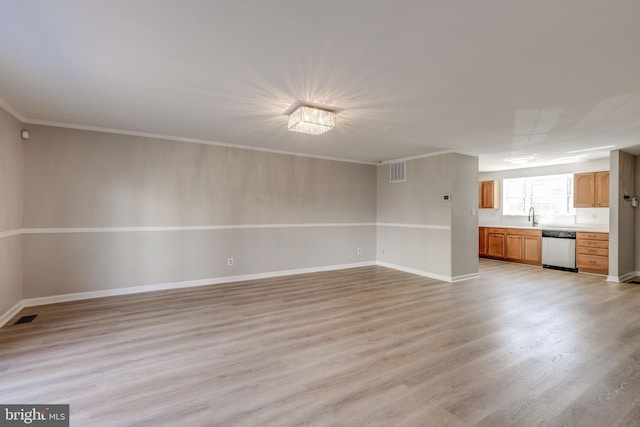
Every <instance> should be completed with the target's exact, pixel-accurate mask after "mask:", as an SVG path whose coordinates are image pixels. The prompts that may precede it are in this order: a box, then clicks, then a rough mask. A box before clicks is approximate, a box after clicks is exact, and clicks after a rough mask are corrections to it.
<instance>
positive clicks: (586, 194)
mask: <svg viewBox="0 0 640 427" xmlns="http://www.w3.org/2000/svg"><path fill="white" fill-rule="evenodd" d="M573 187H574V194H573V207H574V208H606V207H609V172H608V171H602V172H587V173H576V174H574V175H573Z"/></svg>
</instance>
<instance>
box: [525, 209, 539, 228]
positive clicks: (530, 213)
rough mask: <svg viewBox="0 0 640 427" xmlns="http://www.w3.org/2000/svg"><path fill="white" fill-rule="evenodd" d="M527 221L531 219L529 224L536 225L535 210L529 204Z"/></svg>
mask: <svg viewBox="0 0 640 427" xmlns="http://www.w3.org/2000/svg"><path fill="white" fill-rule="evenodd" d="M527 221H531V226H532V227H535V226H536V224H537V223H536V210H535V209H534V208H533V206H531V207H530V208H529V216H528V217H527Z"/></svg>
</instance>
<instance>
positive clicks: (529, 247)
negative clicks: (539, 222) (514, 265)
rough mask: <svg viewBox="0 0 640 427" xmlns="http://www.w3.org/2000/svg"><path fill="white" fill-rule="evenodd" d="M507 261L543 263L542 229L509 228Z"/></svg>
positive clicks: (532, 263) (507, 231) (507, 234)
mask: <svg viewBox="0 0 640 427" xmlns="http://www.w3.org/2000/svg"><path fill="white" fill-rule="evenodd" d="M506 243H507V261H513V262H519V263H523V264H531V265H542V231H541V230H523V229H517V228H507V230H506Z"/></svg>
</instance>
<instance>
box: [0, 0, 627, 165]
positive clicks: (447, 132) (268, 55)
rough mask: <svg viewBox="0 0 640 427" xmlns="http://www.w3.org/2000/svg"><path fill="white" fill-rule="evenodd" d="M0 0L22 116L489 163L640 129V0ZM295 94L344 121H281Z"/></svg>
mask: <svg viewBox="0 0 640 427" xmlns="http://www.w3.org/2000/svg"><path fill="white" fill-rule="evenodd" d="M0 6H1V10H2V13H1V14H0V98H1V99H2V105H4V106H5V107H6V108H7V109H8V110H9V111H10V112H12V113H13V114H14V115H16V116H18V118H21V119H23V120H24V121H25V122H27V123H41V124H43V123H44V124H53V125H59V126H68V127H80V128H89V129H108V130H112V131H117V132H124V133H132V134H152V135H161V136H166V137H178V138H180V139H183V140H197V141H209V142H216V143H223V144H238V145H243V146H252V147H258V148H261V149H269V150H281V151H287V152H298V153H305V154H309V155H315V156H324V157H332V158H341V159H350V160H356V161H362V162H378V161H386V160H391V159H397V158H405V157H411V156H418V155H424V154H429V153H435V152H440V151H444V150H453V151H457V152H462V153H468V154H474V155H478V156H479V157H480V169H481V170H486V171H488V170H500V169H509V168H515V167H524V166H526V167H530V166H533V165H543V164H544V165H546V164H553V163H563V162H573V161H582V160H589V159H593V158H598V157H602V156H607V155H608V152H609V150H611V149H621V148H626V147H635V146H636V145H637V144H640V44H639V41H640V20H639V17H640V1H638V0H626V1H621V0H563V1H558V0H537V1H524V0H501V1H496V0H483V1H477V0H458V1H456V0H429V1H426V0H419V1H391V0H387V1H380V0H349V1H344V0H341V1H334V0H327V1H324V2H318V1H313V2H312V1H303V0H302V1H301V0H296V1H281V0H272V1H268V2H267V1H264V2H263V1H237V0H233V1H224V0H216V1H210V0H181V1H178V0H171V1H169V0H135V1H132V0H92V1H85V0H56V1H50V0H21V1H14V0H0ZM296 101H305V102H311V103H315V104H320V105H324V106H328V107H335V108H337V109H339V110H340V113H339V114H338V116H337V126H336V128H335V129H334V130H332V131H330V132H327V133H325V134H323V135H320V136H311V135H304V134H299V133H294V132H288V131H287V130H286V129H287V117H286V115H284V113H285V111H287V110H288V109H289V107H290V106H291V105H292V104H293V103H294V102H296ZM610 145H614V146H615V147H609V148H605V149H600V150H594V151H582V152H578V153H569V154H567V153H568V152H571V151H575V150H583V149H589V148H595V147H602V146H610ZM633 149H637V147H635V148H632V150H633ZM522 156H527V157H531V159H529V162H528V163H526V164H522V163H516V164H512V163H510V162H507V161H505V159H512V158H517V157H522Z"/></svg>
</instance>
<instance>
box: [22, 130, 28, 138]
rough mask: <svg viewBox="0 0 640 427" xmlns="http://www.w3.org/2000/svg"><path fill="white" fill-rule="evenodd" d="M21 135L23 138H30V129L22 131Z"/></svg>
mask: <svg viewBox="0 0 640 427" xmlns="http://www.w3.org/2000/svg"><path fill="white" fill-rule="evenodd" d="M20 136H21V137H22V139H29V131H28V130H23V131H21V132H20Z"/></svg>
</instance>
